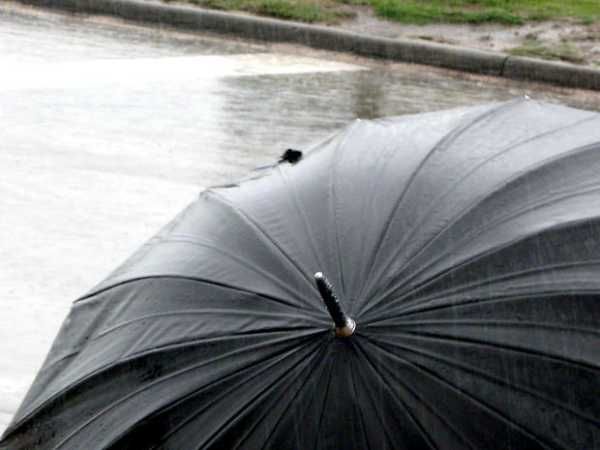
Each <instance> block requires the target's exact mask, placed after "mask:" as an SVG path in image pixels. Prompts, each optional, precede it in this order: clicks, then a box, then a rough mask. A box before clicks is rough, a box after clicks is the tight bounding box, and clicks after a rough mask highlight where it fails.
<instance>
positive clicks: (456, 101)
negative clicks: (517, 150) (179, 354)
mask: <svg viewBox="0 0 600 450" xmlns="http://www.w3.org/2000/svg"><path fill="white" fill-rule="evenodd" d="M0 67H1V68H2V69H1V70H0V123H1V124H2V126H1V127H0V171H1V175H0V292H1V297H0V308H1V311H2V313H1V314H0V432H1V431H2V430H3V429H4V428H5V427H6V426H7V425H8V423H9V421H10V419H11V417H12V415H13V414H14V412H15V410H16V409H17V407H18V405H19V403H20V401H21V398H22V397H23V395H24V394H25V391H26V390H27V388H28V386H29V384H30V383H31V381H32V379H33V377H34V375H35V373H36V371H37V369H38V368H39V366H40V365H41V363H42V361H43V358H44V356H45V354H46V352H47V351H48V348H49V346H50V344H51V342H52V340H53V338H54V336H55V334H56V332H57V330H58V328H59V326H60V324H61V322H62V321H63V319H64V317H65V315H66V314H67V312H68V309H69V306H70V303H71V302H72V301H73V300H74V299H76V298H77V297H78V296H80V295H82V294H83V293H85V292H86V291H87V290H88V289H90V288H91V287H92V286H94V285H95V284H96V283H97V282H99V281H100V280H101V279H102V278H103V277H104V276H106V275H107V274H108V272H110V271H111V269H113V268H114V267H115V266H116V265H118V264H119V263H120V262H121V261H122V260H124V259H125V258H126V257H127V256H128V255H129V254H130V253H132V252H133V251H134V250H135V249H136V248H137V247H138V246H139V245H141V244H142V243H143V242H144V241H145V240H146V239H148V238H149V237H150V236H152V235H153V234H154V233H155V232H156V231H157V230H158V229H159V228H160V227H161V226H162V225H163V224H165V223H166V222H167V221H168V220H169V219H170V218H171V217H173V216H174V215H175V214H176V213H177V212H178V211H179V210H181V209H182V208H183V207H184V206H185V205H186V204H188V203H189V202H190V201H192V200H193V199H194V197H195V196H196V195H197V194H198V192H199V191H200V190H201V189H202V187H204V186H209V185H214V184H220V183H225V182H229V181H232V180H235V179H238V178H239V177H242V176H244V175H246V174H247V173H248V172H249V171H251V170H252V168H253V167H256V166H260V165H264V164H268V163H270V162H272V161H273V160H274V159H275V158H277V157H278V155H280V154H281V153H282V152H283V150H285V149H286V148H288V147H293V148H299V149H308V148H310V146H311V145H312V144H313V143H315V142H318V141H319V140H321V139H323V138H325V137H327V136H328V135H329V134H330V133H332V132H333V131H335V130H336V129H339V128H340V127H342V126H344V124H346V123H347V122H349V121H351V120H353V119H355V118H357V117H361V118H372V117H379V116H387V115H397V114H404V113H416V112H421V111H429V110H435V109H440V108H449V107H453V106H458V105H468V104H475V103H479V102H487V101H492V100H504V99H508V98H512V97H515V96H518V95H523V94H526V93H527V94H529V95H532V96H534V97H536V98H545V99H551V100H556V101H563V102H568V103H571V104H575V105H580V106H583V107H587V108H590V109H599V108H600V99H599V97H598V96H597V95H592V94H590V93H585V92H576V91H569V90H557V89H554V88H549V87H547V86H540V85H528V84H523V83H514V82H507V81H504V80H493V79H489V78H485V77H477V76H471V75H461V74H457V73H452V72H447V71H443V70H439V69H432V68H426V67H419V66H411V65H403V64H384V63H379V62H372V61H367V60H358V59H350V57H346V56H342V55H332V54H328V53H323V52H314V51H309V50H305V49H299V48H294V47H287V46H278V45H275V46H266V45H263V44H257V43H247V42H242V41H240V40H225V39H222V38H215V37H210V36H202V35H192V34H182V33H177V32H174V31H169V30H161V29H146V28H141V27H137V26H131V25H125V24H123V23H119V22H116V21H112V20H109V19H106V18H81V17H74V16H69V15H62V14H57V13H49V12H42V11H38V10H33V9H29V8H24V7H22V6H17V5H16V4H11V3H10V2H3V3H2V4H1V5H0Z"/></svg>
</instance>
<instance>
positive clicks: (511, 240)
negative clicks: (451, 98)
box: [0, 100, 600, 450]
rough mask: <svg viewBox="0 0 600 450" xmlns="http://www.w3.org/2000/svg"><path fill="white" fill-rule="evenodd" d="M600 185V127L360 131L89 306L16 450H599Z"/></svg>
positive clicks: (151, 250)
mask: <svg viewBox="0 0 600 450" xmlns="http://www.w3.org/2000/svg"><path fill="white" fill-rule="evenodd" d="M599 174H600V116H599V115H598V114H595V113H590V112H585V111H578V110H574V109H568V108H565V107H561V106H555V105H548V104H542V103H538V102H534V101H527V100H519V101H513V102H509V103H502V104H494V105H486V106H480V107H474V108H466V109H458V110H452V111H445V112H441V113H432V114H424V115H416V116H406V117H399V118H393V119H386V120H377V121H357V122H355V123H354V124H352V125H350V126H349V127H347V128H346V129H345V130H343V131H342V132H341V133H339V134H337V135H336V136H334V137H332V138H331V139H329V140H328V141H326V142H324V143H322V144H321V145H319V146H317V147H316V148H314V149H312V150H310V151H308V152H305V154H304V156H303V158H302V159H300V160H299V161H298V162H296V163H295V164H291V163H290V162H285V161H284V162H281V163H280V164H278V165H276V166H275V167H273V168H271V169H268V170H266V171H263V172H262V173H261V174H260V175H257V176H256V177H255V178H253V179H248V180H246V181H244V182H242V183H240V184H239V185H235V186H226V187H219V188H214V189H210V190H208V191H205V192H203V193H202V194H201V195H200V197H199V198H198V200H197V201H196V202H195V203H193V204H192V205H190V206H189V207H188V208H187V209H186V210H185V211H183V212H182V213H181V214H180V215H179V216H178V217H177V218H176V219H175V220H174V221H173V222H172V223H171V224H169V225H168V226H167V227H166V228H165V229H164V230H162V232H161V233H160V234H159V235H158V236H156V237H155V238H154V239H152V240H151V241H150V242H148V243H147V244H146V245H145V246H144V247H143V248H141V249H140V250H139V251H138V252H137V253H136V254H135V255H134V256H133V257H132V258H131V259H130V260H129V261H127V262H126V263H125V264H124V265H123V266H122V267H120V268H119V269H118V270H117V271H115V272H114V273H113V274H112V275H111V276H110V277H109V278H108V279H107V280H105V281H104V282H103V283H101V284H100V285H99V286H97V287H96V288H95V289H93V290H92V292H90V293H89V294H87V295H86V296H84V297H83V298H81V299H79V300H77V301H76V302H75V304H74V306H73V309H72V311H71V313H70V315H69V317H68V318H67V320H66V321H65V323H64V325H63V327H62V329H61V331H60V333H59V335H58V337H57V339H56V341H55V343H54V345H53V347H52V349H51V351H50V354H49V356H48V358H47V360H46V361H45V363H44V365H43V367H42V369H41V370H40V372H39V374H38V376H37V379H36V380H35V382H34V384H33V386H32V387H31V389H30V391H29V393H28V395H27V397H26V398H25V400H24V402H23V404H22V406H21V408H20V410H19V411H18V413H17V415H16V416H15V419H14V422H13V424H12V425H11V426H10V427H9V429H8V430H7V431H6V433H5V435H4V438H3V440H2V441H1V443H0V448H1V449H3V450H5V449H10V450H17V449H27V450H31V449H78V450H79V449H88V450H90V449H106V448H113V449H136V450H142V449H150V448H153V449H159V448H160V449H173V450H182V449H184V450H187V449H251V450H253V449H272V450H299V449H301V450H310V449H332V450H334V449H344V450H350V449H356V450H365V449H371V450H383V449H398V450H418V449H450V450H455V449H476V450H480V449H523V450H535V449H542V448H544V449H546V448H547V449H568V450H574V449H577V450H578V449H581V450H584V449H585V450H591V449H598V448H600V425H599V420H600V395H598V394H599V393H600V332H599V330H598V323H599V321H600V297H599V294H600V176H599ZM317 272H320V273H319V274H317V275H316V277H315V273H317ZM327 280H329V281H327ZM330 286H332V289H330ZM336 296H337V301H336V298H335V297H336ZM324 299H326V300H327V301H328V303H327V304H326V303H325V302H324ZM330 312H331V314H330ZM332 317H333V319H332ZM334 320H335V324H334Z"/></svg>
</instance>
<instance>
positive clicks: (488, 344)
mask: <svg viewBox="0 0 600 450" xmlns="http://www.w3.org/2000/svg"><path fill="white" fill-rule="evenodd" d="M403 333H405V334H409V335H415V336H424V337H428V338H433V339H439V340H442V341H448V342H453V341H458V342H468V343H471V344H477V345H481V346H484V347H493V348H501V349H504V350H511V351H515V352H518V353H524V354H526V355H532V356H537V357H540V358H547V359H550V360H553V361H560V362H561V363H563V364H567V365H569V364H570V365H573V366H576V367H584V368H586V369H592V370H596V371H597V370H598V369H599V366H597V365H595V364H592V363H590V362H588V361H582V360H577V359H573V358H566V357H564V356H562V355H557V354H552V353H547V352H543V351H538V350H532V349H529V348H525V347H518V346H516V345H508V344H501V343H498V342H492V341H483V340H481V339H475V338H471V337H465V336H461V337H457V336H452V335H449V334H442V333H434V332H424V331H409V330H404V331H403Z"/></svg>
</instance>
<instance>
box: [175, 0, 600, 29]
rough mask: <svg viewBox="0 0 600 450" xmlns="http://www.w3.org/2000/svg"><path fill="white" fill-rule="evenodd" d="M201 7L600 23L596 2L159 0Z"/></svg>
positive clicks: (408, 18) (305, 16) (297, 15)
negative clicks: (368, 10) (365, 8)
mask: <svg viewBox="0 0 600 450" xmlns="http://www.w3.org/2000/svg"><path fill="white" fill-rule="evenodd" d="M164 1H166V2H170V1H184V2H187V3H192V4H195V5H198V6H203V7H206V8H214V9H221V10H236V11H246V12H249V13H252V14H258V15H262V16H270V17H277V18H280V19H291V20H299V21H302V22H324V23H336V22H339V21H341V20H343V19H346V18H349V17H351V16H352V15H353V13H352V11H351V10H350V9H349V5H352V6H356V5H370V6H372V7H373V9H374V10H375V12H376V13H377V15H379V16H381V17H384V18H387V19H390V20H394V21H398V22H402V23H413V24H428V23H471V24H482V23H500V24H506V25H520V24H523V23H525V22H528V21H540V20H551V19H554V20H560V19H575V20H578V21H580V22H585V23H592V22H595V21H599V20H600V0H164Z"/></svg>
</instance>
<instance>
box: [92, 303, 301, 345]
mask: <svg viewBox="0 0 600 450" xmlns="http://www.w3.org/2000/svg"><path fill="white" fill-rule="evenodd" d="M248 311H252V310H250V309H249V310H248ZM248 311H239V310H237V311H234V310H231V309H227V308H201V309H186V310H180V311H170V312H162V313H154V314H145V315H143V316H138V317H136V318H135V319H130V320H126V321H123V322H119V323H116V324H114V325H113V326H111V327H109V328H105V329H103V330H102V331H101V332H99V333H98V334H96V335H95V336H94V337H92V338H90V339H88V342H93V341H95V340H97V339H99V338H101V337H103V336H105V335H107V334H110V333H112V332H114V331H116V330H118V329H120V328H123V327H127V326H129V325H131V324H134V323H137V322H140V321H144V320H148V319H155V318H163V317H172V316H193V315H210V314H219V315H241V316H247V315H248ZM252 313H253V314H254V316H255V317H269V318H282V317H287V318H289V319H294V320H295V321H298V315H297V314H292V313H290V314H285V313H272V312H264V311H261V312H260V313H257V312H255V311H252ZM300 328H305V327H294V328H286V329H289V330H292V329H300ZM259 330H260V329H259Z"/></svg>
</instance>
